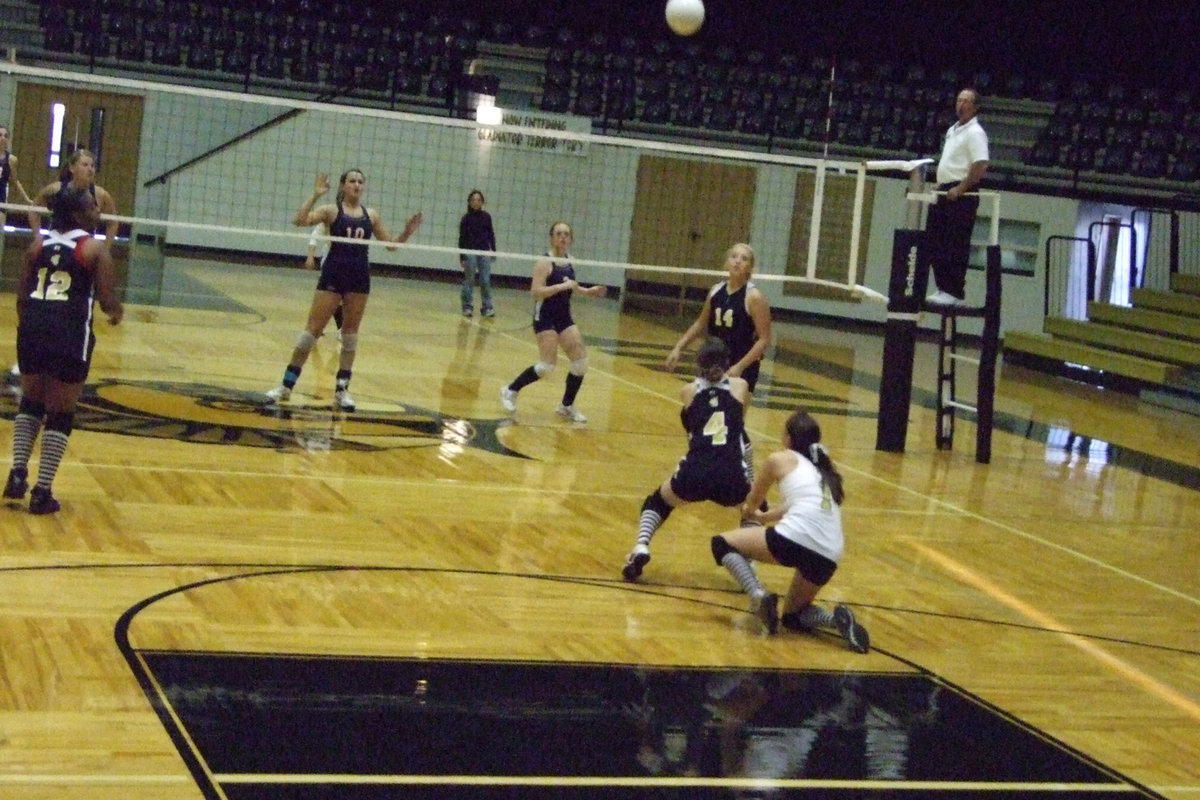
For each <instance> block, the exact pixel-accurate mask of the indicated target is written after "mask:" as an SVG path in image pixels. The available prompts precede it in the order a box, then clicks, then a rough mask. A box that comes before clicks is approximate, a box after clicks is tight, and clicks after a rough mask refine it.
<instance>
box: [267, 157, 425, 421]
mask: <svg viewBox="0 0 1200 800" xmlns="http://www.w3.org/2000/svg"><path fill="white" fill-rule="evenodd" d="M365 188H366V179H365V178H364V177H363V174H362V171H361V170H357V169H351V170H347V171H346V172H343V173H342V176H341V178H340V179H339V180H338V197H339V199H338V201H337V202H336V203H326V204H325V205H322V206H317V207H316V208H313V204H315V203H316V202H317V200H318V199H319V198H320V197H321V196H322V195H324V194H325V193H326V192H328V191H329V175H328V173H321V174H320V175H318V176H317V183H316V186H315V187H314V188H313V191H312V194H310V195H309V197H308V199H307V200H305V201H304V205H302V206H300V210H298V211H297V212H296V215H295V216H294V217H293V218H292V223H293V224H294V225H296V227H299V228H307V227H311V226H314V225H320V224H324V225H326V226H328V228H329V235H330V236H335V237H342V238H346V239H361V240H363V242H366V241H367V240H368V239H370V238H371V237H372V236H374V237H375V238H376V239H379V240H381V241H384V242H396V243H400V242H407V241H408V239H409V237H410V236H412V235H413V234H414V233H415V232H416V230H417V228H419V227H420V225H421V214H420V213H419V212H418V213H416V214H414V215H413V216H412V217H410V218H409V220H408V223H407V224H406V225H405V226H404V232H403V233H401V234H400V235H399V236H396V237H395V238H393V237H392V236H391V234H389V233H388V232H387V228H386V227H385V226H384V224H383V221H382V220H381V219H380V217H379V212H377V211H376V210H375V209H373V208H369V207H367V206H365V205H363V203H362V196H363V190H364V189H365ZM367 249H368V248H367V246H366V245H365V244H361V245H360V244H352V243H350V242H338V241H334V242H330V243H329V252H327V253H326V254H325V258H324V259H322V261H321V277H320V278H318V279H317V289H316V292H314V293H313V299H312V305H311V306H310V307H309V311H308V322H307V323H306V324H305V326H304V330H303V331H302V332H301V334H300V337H299V338H298V339H297V340H296V346H295V348H293V350H292V357H291V359H290V360H289V361H288V366H287V369H285V370H284V373H283V383H281V384H280V385H279V386H277V387H276V388H274V389H271V390H270V391H269V392H267V402H268V403H278V402H280V401H282V400H287V399H288V398H289V397H291V395H292V389H294V388H295V387H296V381H298V380H299V379H300V371H301V370H302V369H303V368H304V363H305V362H306V361H308V355H309V353H311V352H312V348H313V345H314V344H316V341H317V339H318V338H319V337H320V336H321V334H322V333H323V332H324V331H325V326H326V325H328V324H329V320H330V318H331V317H333V314H334V312H335V311H337V309H338V307H339V306H340V307H341V309H342V349H341V353H340V355H339V356H338V372H337V386H336V389H335V391H334V393H333V400H334V404H335V405H336V406H337V407H338V408H340V409H342V410H343V411H353V410H354V408H355V403H354V400H353V398H351V397H350V377H351V375H352V370H353V368H354V356H355V352H356V350H357V349H358V330H359V326H360V325H361V324H362V318H363V312H364V311H365V310H366V308H367V296H368V295H369V294H370V292H371V272H370V257H369V255H368V253H367Z"/></svg>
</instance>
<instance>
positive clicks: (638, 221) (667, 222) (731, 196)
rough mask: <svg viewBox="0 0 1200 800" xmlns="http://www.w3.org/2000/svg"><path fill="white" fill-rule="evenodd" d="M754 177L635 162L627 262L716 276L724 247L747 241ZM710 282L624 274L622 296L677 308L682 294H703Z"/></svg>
mask: <svg viewBox="0 0 1200 800" xmlns="http://www.w3.org/2000/svg"><path fill="white" fill-rule="evenodd" d="M756 177H757V173H756V171H755V169H754V168H753V167H743V166H734V165H730V164H719V163H712V162H706V161H696V160H691V159H683V158H669V157H665V156H652V155H644V156H642V157H641V160H640V161H639V162H638V176H637V197H636V198H635V200H634V213H633V224H632V230H631V232H630V239H629V261H631V262H633V263H635V264H655V265H660V266H672V267H689V268H696V269H711V270H716V271H720V270H722V269H723V267H724V263H725V252H726V251H727V250H728V249H729V246H730V245H732V244H734V243H735V242H746V241H749V238H750V222H751V218H752V216H753V209H754V192H755V180H756ZM717 279H718V278H717V277H716V276H715V275H714V276H707V275H672V274H670V273H663V272H652V271H649V270H631V271H630V274H629V276H628V281H627V289H629V290H630V291H632V292H634V293H635V294H636V293H646V294H651V295H666V296H670V297H673V298H677V299H678V300H682V299H683V298H684V297H685V296H686V295H687V294H688V292H687V289H688V288H690V287H703V288H705V289H707V288H708V287H709V286H711V285H712V284H713V283H715V282H716V280H717ZM630 284H632V286H630Z"/></svg>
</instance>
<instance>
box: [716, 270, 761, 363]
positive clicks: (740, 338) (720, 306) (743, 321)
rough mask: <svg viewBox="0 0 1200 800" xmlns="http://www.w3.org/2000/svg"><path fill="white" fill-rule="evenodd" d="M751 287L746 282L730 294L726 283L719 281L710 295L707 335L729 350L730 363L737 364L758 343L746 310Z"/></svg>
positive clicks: (750, 284) (750, 318) (751, 319)
mask: <svg viewBox="0 0 1200 800" xmlns="http://www.w3.org/2000/svg"><path fill="white" fill-rule="evenodd" d="M753 285H754V284H752V283H747V284H746V285H745V286H743V287H742V288H740V289H738V290H737V291H736V292H730V291H729V283H728V282H726V281H722V282H721V283H719V284H717V285H716V286H714V287H713V288H712V291H711V292H709V295H708V297H709V307H710V308H711V310H712V313H711V315H710V316H709V318H708V335H709V336H715V337H716V338H718V339H720V340H721V341H723V342H724V343H725V346H726V347H728V348H729V363H731V364H736V363H737V362H739V361H741V360H742V358H743V357H745V355H746V353H749V352H750V348H751V347H754V343H755V342H756V341H758V333H757V332H756V331H755V330H754V318H753V317H751V316H750V311H749V310H748V309H747V301H746V295H747V293H748V292H749V291H750V288H751V287H752V286H753Z"/></svg>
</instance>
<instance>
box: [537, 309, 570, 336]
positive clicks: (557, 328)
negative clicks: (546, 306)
mask: <svg viewBox="0 0 1200 800" xmlns="http://www.w3.org/2000/svg"><path fill="white" fill-rule="evenodd" d="M574 324H575V320H573V319H571V315H570V313H567V314H541V315H539V316H536V317H534V318H533V332H534V333H541V332H542V331H554V332H555V333H562V332H563V331H565V330H566V329H567V328H569V327H571V326H572V325H574Z"/></svg>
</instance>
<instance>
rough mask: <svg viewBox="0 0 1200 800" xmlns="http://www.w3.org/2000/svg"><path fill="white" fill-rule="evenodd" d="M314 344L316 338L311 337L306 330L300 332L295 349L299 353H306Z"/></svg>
mask: <svg viewBox="0 0 1200 800" xmlns="http://www.w3.org/2000/svg"><path fill="white" fill-rule="evenodd" d="M316 343H317V337H315V336H313V335H312V334H311V333H309V332H308V331H307V330H304V331H301V333H300V335H299V336H297V337H296V349H297V350H299V351H300V352H301V353H308V352H309V351H310V350H312V349H313V345H314V344H316Z"/></svg>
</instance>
